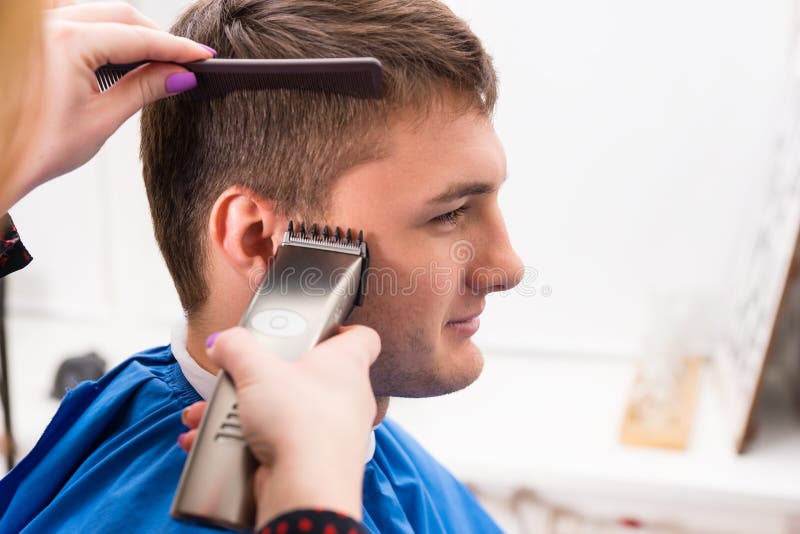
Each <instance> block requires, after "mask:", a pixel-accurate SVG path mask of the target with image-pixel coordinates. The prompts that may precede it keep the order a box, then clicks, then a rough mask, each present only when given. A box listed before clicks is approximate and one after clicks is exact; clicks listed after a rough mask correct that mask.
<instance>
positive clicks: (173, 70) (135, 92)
mask: <svg viewBox="0 0 800 534" xmlns="http://www.w3.org/2000/svg"><path fill="white" fill-rule="evenodd" d="M195 87H197V78H196V77H195V74H194V73H193V72H190V71H188V70H186V69H184V68H183V67H180V66H178V65H174V64H170V63H148V64H145V65H142V66H141V67H139V68H137V69H135V70H133V71H131V72H129V73H128V74H126V75H125V76H123V77H122V79H120V80H119V81H118V82H117V83H115V84H114V85H113V86H112V87H111V89H109V90H108V91H106V92H105V93H103V94H101V95H99V99H100V100H102V102H103V106H102V109H103V110H104V113H105V114H106V116H107V119H108V121H109V123H110V124H109V126H110V130H111V131H112V132H113V131H114V130H116V128H118V127H119V126H120V125H121V124H122V123H123V122H125V121H126V120H127V119H128V118H129V117H130V116H132V115H133V114H134V113H136V112H137V111H139V110H140V109H142V108H143V107H144V106H146V105H147V104H151V103H153V102H155V101H157V100H160V99H162V98H166V97H168V96H172V95H175V94H178V93H182V92H184V91H189V90H191V89H194V88H195Z"/></svg>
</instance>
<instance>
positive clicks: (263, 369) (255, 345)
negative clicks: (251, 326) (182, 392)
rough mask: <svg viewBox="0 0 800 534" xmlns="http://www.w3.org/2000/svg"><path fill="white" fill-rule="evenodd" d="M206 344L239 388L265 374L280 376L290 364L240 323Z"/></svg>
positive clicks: (207, 351)
mask: <svg viewBox="0 0 800 534" xmlns="http://www.w3.org/2000/svg"><path fill="white" fill-rule="evenodd" d="M206 345H210V346H208V348H207V349H206V354H208V357H209V358H210V359H211V361H212V362H214V363H215V364H217V365H218V366H220V367H222V368H223V369H225V370H226V371H227V372H228V374H230V375H231V377H233V382H234V383H235V384H236V387H237V389H238V388H241V387H244V386H246V385H248V384H250V383H252V382H258V380H260V379H261V380H263V377H264V376H267V377H270V378H271V379H277V378H278V377H279V376H280V373H281V370H282V369H283V366H284V365H285V364H286V362H284V361H283V360H281V359H280V358H279V357H278V356H276V355H275V354H273V353H272V352H270V351H269V350H268V349H266V348H265V347H264V346H263V345H262V344H261V343H259V341H258V340H257V339H256V338H255V336H254V335H253V334H252V333H250V332H248V331H247V330H245V329H244V328H242V327H240V326H237V327H235V328H230V329H228V330H224V331H222V332H219V333H217V334H216V336H215V337H213V338H209V341H207V342H206Z"/></svg>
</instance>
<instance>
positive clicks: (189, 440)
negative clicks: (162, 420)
mask: <svg viewBox="0 0 800 534" xmlns="http://www.w3.org/2000/svg"><path fill="white" fill-rule="evenodd" d="M195 438H197V429H196V428H195V429H192V430H190V431H188V432H184V433H183V434H181V435H180V436H178V446H179V447H180V448H181V449H183V450H185V451H186V452H189V451H190V450H191V449H192V444H193V443H194V440H195Z"/></svg>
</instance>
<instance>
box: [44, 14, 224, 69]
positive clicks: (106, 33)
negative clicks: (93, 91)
mask: <svg viewBox="0 0 800 534" xmlns="http://www.w3.org/2000/svg"><path fill="white" fill-rule="evenodd" d="M60 29H61V34H60V36H59V37H60V38H61V41H62V44H63V45H72V46H78V47H79V48H80V49H81V52H82V55H83V57H84V58H86V61H87V66H88V67H89V68H91V69H92V70H95V69H97V68H98V67H101V66H102V65H105V64H106V63H135V62H137V61H165V62H175V63H188V62H191V61H198V60H201V59H210V58H212V57H214V55H215V52H214V51H213V50H212V49H211V48H209V47H207V46H204V45H202V44H199V43H195V42H194V41H192V40H191V39H186V38H185V37H178V36H175V35H172V34H170V33H167V32H164V31H161V30H154V29H152V28H145V27H143V26H132V25H128V24H120V23H118V22H94V23H91V24H89V23H80V22H75V23H68V22H62V23H61V28H60Z"/></svg>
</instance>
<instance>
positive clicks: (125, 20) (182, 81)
mask: <svg viewBox="0 0 800 534" xmlns="http://www.w3.org/2000/svg"><path fill="white" fill-rule="evenodd" d="M43 48H44V50H43V52H44V54H43V58H42V59H43V61H42V65H41V68H37V69H35V71H34V74H33V76H34V78H35V79H34V80H32V81H31V84H30V86H31V87H35V88H38V89H39V90H40V91H41V93H42V94H41V99H40V100H39V101H38V102H37V104H38V109H36V110H35V118H34V124H35V126H34V128H33V131H32V132H31V135H30V140H31V141H30V143H29V147H28V149H27V151H26V154H25V156H24V157H23V159H22V162H21V164H20V165H17V166H16V169H15V171H14V172H13V174H12V176H11V177H10V178H9V179H8V180H7V181H6V183H5V186H4V187H3V188H2V189H1V190H0V191H1V193H0V214H1V213H5V212H6V211H8V209H9V208H10V207H11V206H12V205H14V204H15V203H16V202H17V201H18V200H19V199H21V198H22V197H23V196H25V195H26V194H27V193H28V192H30V191H31V190H32V189H33V188H35V187H36V186H38V185H41V184H42V183H44V182H46V181H47V180H50V179H51V178H55V177H56V176H59V175H61V174H64V173H66V172H69V171H71V170H73V169H75V168H77V167H79V166H81V165H83V164H84V163H86V162H87V161H89V159H91V157H92V156H94V155H95V154H96V153H97V151H98V150H99V149H100V147H101V146H102V145H103V143H104V142H105V141H106V139H107V138H108V137H109V136H110V135H111V134H112V133H114V131H115V130H116V129H117V128H118V127H119V126H120V125H121V124H122V123H123V122H125V120H126V119H128V118H129V117H130V116H131V115H133V114H134V113H135V112H136V111H138V110H139V109H141V108H142V106H144V105H145V104H148V103H150V102H153V101H155V100H158V99H159V98H163V97H165V96H168V95H169V94H172V93H177V92H181V91H185V90H187V89H191V88H192V87H193V86H195V85H196V83H197V82H196V80H195V79H194V75H193V74H191V73H189V72H187V71H186V70H185V69H183V68H182V67H179V66H177V65H173V64H168V63H164V62H189V61H197V60H202V59H209V58H211V57H213V55H214V52H213V51H212V50H211V49H210V48H207V47H205V46H203V45H200V44H198V43H195V42H193V41H190V40H188V39H184V38H181V37H176V36H173V35H170V34H169V33H167V32H165V31H161V30H159V29H158V28H157V27H156V25H155V24H154V23H153V22H151V21H150V20H148V19H147V18H146V17H145V16H144V15H142V14H141V13H139V12H138V11H137V10H136V9H134V8H132V7H131V6H130V5H128V4H125V3H121V2H120V3H89V4H81V5H74V6H68V7H61V8H57V9H51V10H48V11H47V12H46V14H45V17H44V42H43ZM144 60H152V61H156V62H161V63H151V64H148V65H145V66H143V67H141V68H139V69H137V70H136V71H135V72H133V73H131V74H129V75H128V76H126V77H125V78H123V79H122V80H121V81H120V82H119V83H117V84H116V85H115V86H114V87H113V88H112V89H111V90H109V91H107V92H105V93H102V94H101V93H100V92H99V89H98V86H97V80H96V79H95V75H94V71H95V70H96V69H97V68H98V67H100V66H102V65H104V64H106V63H133V62H138V61H144Z"/></svg>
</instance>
